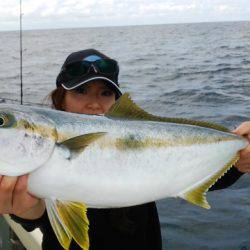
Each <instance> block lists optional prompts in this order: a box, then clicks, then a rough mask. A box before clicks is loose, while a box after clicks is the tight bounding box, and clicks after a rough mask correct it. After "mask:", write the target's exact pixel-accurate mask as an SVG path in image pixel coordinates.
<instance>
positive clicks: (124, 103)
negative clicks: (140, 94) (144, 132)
mask: <svg viewBox="0 0 250 250" xmlns="http://www.w3.org/2000/svg"><path fill="white" fill-rule="evenodd" d="M105 116H106V117H108V118H113V119H127V120H146V121H157V122H170V123H179V124H188V125H195V126H200V127H206V128H212V129H216V130H220V131H224V132H229V129H227V128H226V127H224V126H221V125H218V124H214V123H210V122H206V121H195V120H189V119H185V118H171V117H162V116H156V115H152V114H150V113H148V112H146V111H145V110H143V109H142V108H141V107H139V106H138V105H137V104H135V103H134V102H133V100H132V99H131V96H130V94H129V93H124V94H123V95H122V96H121V97H120V98H119V99H118V100H117V101H116V103H115V104H114V105H113V106H112V107H111V108H110V109H109V111H108V112H107V113H106V114H105Z"/></svg>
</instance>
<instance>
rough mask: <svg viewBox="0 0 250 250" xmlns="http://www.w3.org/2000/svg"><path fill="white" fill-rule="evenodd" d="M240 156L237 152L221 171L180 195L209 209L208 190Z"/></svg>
mask: <svg viewBox="0 0 250 250" xmlns="http://www.w3.org/2000/svg"><path fill="white" fill-rule="evenodd" d="M239 158H240V157H239V153H237V154H236V155H235V156H234V157H233V158H232V159H231V160H230V161H229V162H228V163H227V164H226V165H225V166H224V167H223V168H222V169H221V170H220V171H218V172H217V173H216V174H214V175H213V176H211V177H210V178H209V179H208V180H207V181H206V182H205V183H203V184H201V185H199V186H197V187H195V188H194V189H191V190H189V191H188V192H186V193H184V194H183V195H179V197H181V198H183V199H185V200H187V201H188V202H190V203H193V204H195V205H198V206H201V207H203V208H207V209H209V208H210V205H209V204H208V202H207V199H206V192H207V191H208V189H209V188H210V187H212V186H213V185H214V184H215V183H216V181H217V180H218V179H220V178H221V177H222V176H223V175H224V174H225V173H226V172H227V171H228V170H229V169H230V168H231V167H232V166H233V165H234V164H235V163H236V162H237V161H238V160H239Z"/></svg>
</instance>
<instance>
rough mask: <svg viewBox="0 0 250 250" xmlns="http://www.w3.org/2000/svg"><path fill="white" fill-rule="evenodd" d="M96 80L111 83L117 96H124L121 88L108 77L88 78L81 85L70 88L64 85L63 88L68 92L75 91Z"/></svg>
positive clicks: (77, 84)
mask: <svg viewBox="0 0 250 250" xmlns="http://www.w3.org/2000/svg"><path fill="white" fill-rule="evenodd" d="M94 80H104V81H106V82H108V83H110V84H111V87H112V88H113V89H114V90H115V91H117V94H118V95H119V96H121V95H122V92H121V90H120V88H119V87H118V86H117V85H116V84H115V83H114V82H113V81H111V80H110V79H108V78H106V77H103V76H96V77H92V78H88V79H87V80H85V81H82V82H79V83H76V84H74V85H73V86H70V87H69V86H67V84H65V83H62V86H63V88H64V89H66V90H72V89H75V88H77V87H80V86H82V85H84V84H87V83H89V82H91V81H94Z"/></svg>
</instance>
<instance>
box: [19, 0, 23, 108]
mask: <svg viewBox="0 0 250 250" xmlns="http://www.w3.org/2000/svg"><path fill="white" fill-rule="evenodd" d="M22 15H23V14H22V0H20V28H19V35H20V39H19V41H20V95H21V100H20V101H21V105H23V28H22Z"/></svg>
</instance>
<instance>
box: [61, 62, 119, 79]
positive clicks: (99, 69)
mask: <svg viewBox="0 0 250 250" xmlns="http://www.w3.org/2000/svg"><path fill="white" fill-rule="evenodd" d="M91 70H92V71H93V72H94V73H99V74H103V75H110V76H113V75H116V74H118V73H119V66H118V64H117V62H116V61H115V60H112V59H99V60H96V61H94V62H90V61H84V60H83V61H77V62H74V63H70V64H68V65H66V66H64V67H63V68H62V71H61V74H62V76H63V77H64V79H65V80H66V81H71V80H74V79H75V78H78V77H83V76H85V75H88V74H89V73H90V71H91Z"/></svg>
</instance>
